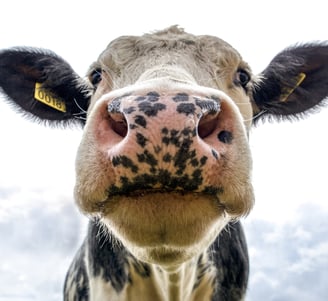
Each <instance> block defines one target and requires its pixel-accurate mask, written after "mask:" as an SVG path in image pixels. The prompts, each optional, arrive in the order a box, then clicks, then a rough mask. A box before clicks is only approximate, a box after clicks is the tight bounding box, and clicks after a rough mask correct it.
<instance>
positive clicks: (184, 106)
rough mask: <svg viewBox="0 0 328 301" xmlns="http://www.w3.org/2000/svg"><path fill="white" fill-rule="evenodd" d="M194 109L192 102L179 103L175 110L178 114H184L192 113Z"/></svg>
mask: <svg viewBox="0 0 328 301" xmlns="http://www.w3.org/2000/svg"><path fill="white" fill-rule="evenodd" d="M195 110H196V107H195V105H194V104H193V103H180V104H178V106H177V112H178V113H179V114H182V113H183V114H186V115H189V114H194V113H195Z"/></svg>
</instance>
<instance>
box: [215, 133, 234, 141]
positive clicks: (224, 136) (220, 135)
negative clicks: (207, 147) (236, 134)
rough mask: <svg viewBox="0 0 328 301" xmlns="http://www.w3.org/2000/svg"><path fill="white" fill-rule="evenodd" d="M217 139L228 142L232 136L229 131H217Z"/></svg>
mask: <svg viewBox="0 0 328 301" xmlns="http://www.w3.org/2000/svg"><path fill="white" fill-rule="evenodd" d="M218 139H219V141H221V142H223V143H227V144H230V143H231V142H232V140H233V136H232V133H231V132H229V131H221V132H220V133H218Z"/></svg>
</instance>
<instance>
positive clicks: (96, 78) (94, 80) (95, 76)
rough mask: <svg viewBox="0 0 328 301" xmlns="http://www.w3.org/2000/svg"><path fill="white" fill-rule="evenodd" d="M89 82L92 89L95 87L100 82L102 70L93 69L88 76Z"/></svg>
mask: <svg viewBox="0 0 328 301" xmlns="http://www.w3.org/2000/svg"><path fill="white" fill-rule="evenodd" d="M89 78H90V82H91V84H92V85H93V86H94V87H97V85H98V84H99V83H100V82H101V80H102V70H101V69H100V68H97V69H94V70H93V71H92V72H91V74H90V77H89Z"/></svg>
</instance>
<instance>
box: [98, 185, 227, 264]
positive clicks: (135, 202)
mask: <svg viewBox="0 0 328 301" xmlns="http://www.w3.org/2000/svg"><path fill="white" fill-rule="evenodd" d="M101 209H102V214H101V216H102V221H103V223H104V224H105V225H106V226H107V228H108V229H109V231H110V232H111V233H113V234H114V236H115V237H117V238H119V240H121V241H122V242H123V245H125V246H127V247H128V249H129V250H130V251H131V253H132V254H137V256H139V259H143V260H146V261H152V260H154V262H157V261H162V260H164V261H165V260H169V259H168V258H167V256H169V255H168V253H167V250H169V252H173V253H172V254H180V255H179V256H177V259H178V258H180V256H181V258H180V259H181V260H182V259H183V260H185V259H186V258H185V257H184V256H185V255H184V254H193V253H195V252H196V253H197V252H198V250H200V249H202V248H203V247H204V246H205V245H208V244H210V243H211V242H212V239H214V238H215V237H216V236H217V234H218V233H219V231H220V230H221V229H222V228H223V227H224V226H225V225H226V223H227V222H228V221H229V216H228V215H227V214H226V212H225V209H224V207H223V205H222V204H221V202H220V201H219V198H218V197H217V196H215V195H213V194H208V193H197V192H186V191H167V190H163V189H158V190H139V191H134V192H131V193H130V194H128V195H112V196H111V197H110V198H109V199H108V200H106V201H105V202H103V204H102V208H101ZM156 254H157V255H156ZM155 255H156V256H158V258H157V257H156V256H155ZM155 257H156V258H155ZM173 257H174V256H173Z"/></svg>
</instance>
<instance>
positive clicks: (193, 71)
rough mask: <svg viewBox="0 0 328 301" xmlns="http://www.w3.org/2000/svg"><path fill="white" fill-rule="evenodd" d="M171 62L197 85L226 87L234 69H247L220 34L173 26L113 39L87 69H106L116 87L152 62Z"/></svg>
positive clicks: (151, 65)
mask: <svg viewBox="0 0 328 301" xmlns="http://www.w3.org/2000/svg"><path fill="white" fill-rule="evenodd" d="M167 65H175V66H179V67H181V68H182V69H184V70H186V71H187V73H189V74H190V75H191V77H193V78H194V79H195V80H196V82H197V83H198V84H199V85H201V86H207V87H211V88H219V89H221V90H227V88H228V87H229V85H231V82H232V80H233V77H234V75H235V73H236V71H237V70H239V69H243V70H247V72H248V73H249V74H251V70H250V68H249V66H248V65H247V63H246V62H244V61H243V60H242V57H241V55H240V54H239V53H238V52H237V51H236V50H235V49H234V48H233V47H232V46H231V45H229V44H228V43H226V42H225V41H223V40H222V39H220V38H217V37H214V36H209V35H200V36H197V35H193V34H189V33H186V32H184V31H183V30H182V29H179V28H177V27H171V28H168V29H166V30H163V31H157V32H154V33H151V34H144V35H142V36H122V37H119V38H117V39H115V40H113V41H112V42H111V43H110V44H109V45H108V47H107V48H106V49H105V50H104V51H103V53H101V55H100V56H99V58H98V61H97V62H96V63H95V64H93V65H92V66H91V69H92V70H93V69H95V68H99V69H103V70H105V71H107V73H109V74H110V77H111V78H112V79H114V86H115V87H116V88H120V87H124V86H126V85H130V84H134V83H135V82H136V81H137V80H138V79H139V77H140V76H141V74H143V73H144V72H146V71H147V70H150V69H151V68H153V67H156V66H167Z"/></svg>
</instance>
